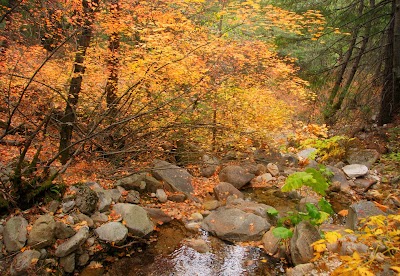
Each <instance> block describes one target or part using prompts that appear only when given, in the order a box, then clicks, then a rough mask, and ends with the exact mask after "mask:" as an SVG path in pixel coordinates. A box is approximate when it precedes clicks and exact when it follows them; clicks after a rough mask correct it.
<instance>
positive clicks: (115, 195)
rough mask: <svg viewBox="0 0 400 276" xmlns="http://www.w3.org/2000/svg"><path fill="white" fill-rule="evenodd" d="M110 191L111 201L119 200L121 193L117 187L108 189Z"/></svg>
mask: <svg viewBox="0 0 400 276" xmlns="http://www.w3.org/2000/svg"><path fill="white" fill-rule="evenodd" d="M108 191H109V192H110V196H111V198H112V201H114V202H119V200H120V199H121V196H122V193H121V192H120V190H118V189H110V190H108Z"/></svg>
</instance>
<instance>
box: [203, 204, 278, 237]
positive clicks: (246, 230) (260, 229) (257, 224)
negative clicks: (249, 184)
mask: <svg viewBox="0 0 400 276" xmlns="http://www.w3.org/2000/svg"><path fill="white" fill-rule="evenodd" d="M270 227H271V225H270V224H269V223H268V222H267V221H266V220H265V219H264V218H262V217H260V216H256V215H254V214H250V213H245V212H243V211H241V210H239V209H228V208H224V207H221V208H218V209H217V210H216V211H213V212H211V214H210V215H208V216H207V217H206V218H205V219H204V220H203V222H202V224H201V228H202V229H204V230H206V231H208V232H210V233H211V234H213V235H215V236H217V237H219V238H220V239H223V240H228V241H251V240H259V239H261V237H262V236H263V234H264V233H265V232H266V231H268V229H269V228H270Z"/></svg>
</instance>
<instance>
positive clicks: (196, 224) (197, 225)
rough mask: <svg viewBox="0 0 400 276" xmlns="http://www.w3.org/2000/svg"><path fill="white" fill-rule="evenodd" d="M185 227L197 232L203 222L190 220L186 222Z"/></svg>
mask: <svg viewBox="0 0 400 276" xmlns="http://www.w3.org/2000/svg"><path fill="white" fill-rule="evenodd" d="M185 228H186V229H187V230H189V231H192V232H194V233H197V232H199V230H200V228H201V223H200V222H198V221H189V222H188V223H186V224H185Z"/></svg>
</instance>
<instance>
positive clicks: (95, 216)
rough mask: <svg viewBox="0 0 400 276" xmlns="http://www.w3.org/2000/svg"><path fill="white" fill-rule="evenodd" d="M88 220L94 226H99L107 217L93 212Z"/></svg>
mask: <svg viewBox="0 0 400 276" xmlns="http://www.w3.org/2000/svg"><path fill="white" fill-rule="evenodd" d="M90 218H91V219H92V220H93V222H94V224H101V223H104V222H107V221H108V216H107V215H106V214H103V213H100V212H95V213H94V214H93V215H92V216H91V217H90Z"/></svg>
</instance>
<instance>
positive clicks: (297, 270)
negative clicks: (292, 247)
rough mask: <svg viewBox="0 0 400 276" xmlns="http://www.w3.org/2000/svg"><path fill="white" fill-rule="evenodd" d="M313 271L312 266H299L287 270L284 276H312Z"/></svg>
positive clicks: (308, 264)
mask: <svg viewBox="0 0 400 276" xmlns="http://www.w3.org/2000/svg"><path fill="white" fill-rule="evenodd" d="M313 269H314V264H312V263H307V264H299V265H296V266H295V267H291V268H288V269H287V270H286V276H305V275H312V273H311V272H312V270H313Z"/></svg>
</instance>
